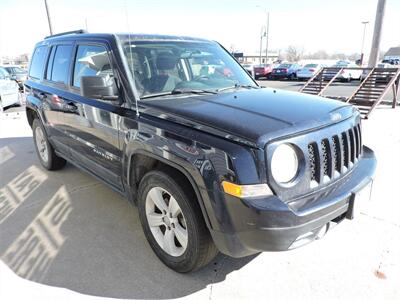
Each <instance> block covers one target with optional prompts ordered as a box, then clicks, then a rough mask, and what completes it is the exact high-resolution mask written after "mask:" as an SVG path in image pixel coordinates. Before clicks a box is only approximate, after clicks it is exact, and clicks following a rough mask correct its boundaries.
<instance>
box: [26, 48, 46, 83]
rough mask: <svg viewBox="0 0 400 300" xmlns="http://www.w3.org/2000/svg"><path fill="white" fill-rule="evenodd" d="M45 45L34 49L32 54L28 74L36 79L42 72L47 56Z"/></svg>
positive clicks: (39, 77)
mask: <svg viewBox="0 0 400 300" xmlns="http://www.w3.org/2000/svg"><path fill="white" fill-rule="evenodd" d="M47 51H48V47H47V46H40V47H37V48H36V49H35V52H34V53H33V56H32V62H31V66H30V68H29V76H30V77H32V78H36V79H41V78H42V74H43V68H44V65H45V63H46V57H47Z"/></svg>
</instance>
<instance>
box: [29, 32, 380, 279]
mask: <svg viewBox="0 0 400 300" xmlns="http://www.w3.org/2000/svg"><path fill="white" fill-rule="evenodd" d="M25 91H26V95H27V105H26V113H27V118H28V121H29V124H30V126H31V127H32V130H33V139H34V144H35V147H36V151H37V154H38V158H39V160H40V163H41V165H42V166H43V167H44V168H46V169H48V170H57V169H60V168H62V167H63V166H64V165H65V163H66V161H69V162H70V163H72V164H74V165H76V166H77V167H79V168H80V169H82V170H84V171H86V172H88V173H90V174H92V175H93V176H95V177H97V178H98V179H100V180H101V181H103V182H104V183H106V184H108V185H109V186H110V187H111V188H113V189H114V190H115V191H118V192H119V193H121V194H123V195H125V196H126V198H127V199H128V200H129V201H131V202H132V203H134V204H135V205H137V207H138V211H139V217H140V221H141V224H142V227H143V231H144V233H145V236H146V238H147V240H148V243H149V245H150V246H151V248H152V249H153V251H154V252H155V254H156V255H157V256H158V257H159V259H160V260H161V261H162V262H163V263H164V264H165V265H167V266H168V267H170V268H171V269H173V270H175V271H177V272H191V271H194V270H197V269H199V268H200V267H202V266H205V265H207V264H208V263H209V262H210V261H211V260H212V259H213V258H214V257H215V255H216V254H217V253H218V252H222V253H224V254H226V255H229V256H232V257H243V256H247V255H251V254H255V253H258V252H262V251H284V250H289V249H294V248H296V247H299V246H302V245H305V244H307V243H309V242H311V241H314V240H316V239H320V238H322V237H323V236H324V234H325V233H326V232H327V231H328V230H329V228H331V227H332V225H334V224H337V223H339V222H340V221H342V220H345V219H353V218H354V216H356V215H357V214H356V213H355V212H356V211H357V207H358V205H359V204H360V202H362V201H365V200H363V199H364V197H363V196H362V195H363V194H365V191H366V190H369V189H370V186H371V182H372V178H373V175H374V172H375V167H376V159H375V156H374V153H373V151H372V150H371V149H369V148H368V147H366V146H364V145H363V143H362V134H361V121H360V114H359V112H358V110H357V109H356V108H355V107H353V106H351V105H348V104H346V103H342V102H338V101H334V100H329V99H325V98H320V97H316V96H311V95H305V94H301V93H296V92H287V91H283V90H274V89H269V88H260V86H259V85H258V84H257V83H256V82H255V81H254V80H253V79H252V78H251V77H250V76H249V75H248V73H247V72H246V71H245V70H244V69H243V68H242V67H241V66H240V64H239V63H237V62H236V60H235V59H234V58H233V57H232V56H231V55H230V54H229V52H227V51H226V50H225V49H224V48H223V47H222V46H221V45H220V44H218V43H217V42H214V41H209V40H204V39H197V38H189V37H181V36H164V35H143V34H142V35H137V34H89V33H86V32H84V31H74V32H67V33H63V34H57V35H53V36H50V37H47V38H45V39H44V40H43V41H41V42H39V43H38V44H37V45H36V47H35V50H34V53H33V57H32V60H31V64H30V68H29V76H28V80H27V81H26V82H25ZM116 221H118V220H116Z"/></svg>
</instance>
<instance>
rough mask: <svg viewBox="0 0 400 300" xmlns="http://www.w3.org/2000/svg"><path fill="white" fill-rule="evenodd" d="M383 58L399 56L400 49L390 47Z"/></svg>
mask: <svg viewBox="0 0 400 300" xmlns="http://www.w3.org/2000/svg"><path fill="white" fill-rule="evenodd" d="M385 56H400V47H392V48H390V49H389V50H388V51H387V52H386V53H385Z"/></svg>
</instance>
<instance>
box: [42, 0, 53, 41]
mask: <svg viewBox="0 0 400 300" xmlns="http://www.w3.org/2000/svg"><path fill="white" fill-rule="evenodd" d="M44 6H45V7H46V14H47V21H48V23H49V30H50V35H53V27H52V26H51V18H50V11H49V6H48V5H47V0H44Z"/></svg>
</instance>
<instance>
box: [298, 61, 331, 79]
mask: <svg viewBox="0 0 400 300" xmlns="http://www.w3.org/2000/svg"><path fill="white" fill-rule="evenodd" d="M323 67H325V65H322V64H307V65H305V66H304V67H303V68H301V69H300V70H298V71H297V78H298V79H310V78H311V77H313V76H314V75H315V74H317V73H318V72H319V71H320V70H321V69H322V68H323Z"/></svg>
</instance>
